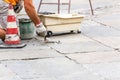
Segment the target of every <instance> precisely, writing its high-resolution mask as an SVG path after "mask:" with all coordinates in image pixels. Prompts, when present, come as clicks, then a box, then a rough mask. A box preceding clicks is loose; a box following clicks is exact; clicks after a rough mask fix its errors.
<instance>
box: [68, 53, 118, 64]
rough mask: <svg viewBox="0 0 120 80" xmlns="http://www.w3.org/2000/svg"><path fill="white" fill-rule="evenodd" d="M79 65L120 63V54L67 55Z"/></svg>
mask: <svg viewBox="0 0 120 80" xmlns="http://www.w3.org/2000/svg"><path fill="white" fill-rule="evenodd" d="M66 56H68V57H69V58H70V59H72V60H74V61H76V62H77V63H79V64H96V63H110V62H119V61H120V52H117V51H114V52H113V51H110V52H109V51H108V52H90V53H78V54H69V55H66Z"/></svg>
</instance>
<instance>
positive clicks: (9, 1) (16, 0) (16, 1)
mask: <svg viewBox="0 0 120 80" xmlns="http://www.w3.org/2000/svg"><path fill="white" fill-rule="evenodd" d="M4 1H5V2H7V3H9V4H12V5H16V4H17V3H18V1H19V0H4Z"/></svg>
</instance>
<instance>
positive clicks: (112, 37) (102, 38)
mask: <svg viewBox="0 0 120 80" xmlns="http://www.w3.org/2000/svg"><path fill="white" fill-rule="evenodd" d="M81 29H82V33H83V34H84V35H85V36H87V37H90V38H91V39H94V40H96V41H99V42H100V43H103V44H105V45H107V46H109V47H112V48H120V45H119V44H120V31H119V30H116V29H114V28H111V27H109V26H103V25H101V24H98V23H96V22H94V21H87V22H86V21H85V22H84V23H83V25H82V27H81Z"/></svg>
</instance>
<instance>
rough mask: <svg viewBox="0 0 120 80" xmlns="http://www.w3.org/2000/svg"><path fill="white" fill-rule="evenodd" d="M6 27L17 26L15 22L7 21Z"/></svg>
mask: <svg viewBox="0 0 120 80" xmlns="http://www.w3.org/2000/svg"><path fill="white" fill-rule="evenodd" d="M7 28H17V24H16V22H8V23H7Z"/></svg>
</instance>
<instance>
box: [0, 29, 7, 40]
mask: <svg viewBox="0 0 120 80" xmlns="http://www.w3.org/2000/svg"><path fill="white" fill-rule="evenodd" d="M5 34H6V31H5V30H3V29H2V28H0V39H2V40H4V39H5Z"/></svg>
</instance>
